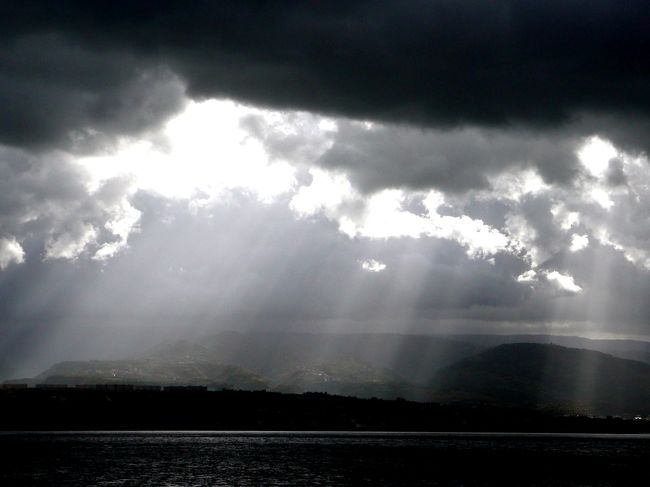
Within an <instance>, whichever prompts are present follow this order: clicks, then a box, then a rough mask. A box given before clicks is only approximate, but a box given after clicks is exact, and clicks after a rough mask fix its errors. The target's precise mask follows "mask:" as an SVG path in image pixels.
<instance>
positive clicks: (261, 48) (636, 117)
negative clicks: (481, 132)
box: [0, 0, 650, 148]
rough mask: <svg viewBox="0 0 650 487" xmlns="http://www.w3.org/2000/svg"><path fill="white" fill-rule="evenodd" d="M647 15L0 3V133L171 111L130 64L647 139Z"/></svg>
mask: <svg viewBox="0 0 650 487" xmlns="http://www.w3.org/2000/svg"><path fill="white" fill-rule="evenodd" d="M649 24H650V4H649V3H648V2H646V1H644V0H636V1H620V0H590V1H585V0H562V1H560V0H544V1H531V0H503V1H493V0H467V1H457V0H438V1H435V2H431V1H417V0H410V1H395V2H371V1H351V2H305V1H287V2H281V3H278V2H273V3H270V2H246V1H241V0H238V1H232V2H189V3H188V2H178V1H161V2H120V1H118V2H108V1H106V2H87V1H83V2H82V1H63V2H29V1H25V2H15V3H9V2H5V4H4V5H3V6H2V8H1V9H0V42H1V46H2V47H1V54H0V59H1V64H0V66H1V69H2V78H1V80H2V81H0V91H1V93H0V96H1V97H2V104H3V110H2V114H0V141H2V142H5V143H11V144H16V145H22V146H34V145H38V144H52V143H57V142H58V141H60V140H62V139H65V138H66V137H67V135H68V133H69V132H70V131H71V130H76V131H83V130H88V129H93V130H104V129H106V130H108V131H109V132H117V133H124V132H129V131H132V130H134V128H142V127H143V126H146V125H147V124H149V123H151V122H152V121H153V118H151V117H148V116H144V117H141V116H134V117H135V118H133V116H132V115H131V114H129V113H128V112H129V109H130V108H133V110H134V111H135V112H136V113H142V111H143V110H144V111H145V112H147V113H149V114H150V115H151V114H153V115H155V116H157V117H164V116H165V115H167V114H168V113H169V112H170V111H173V108H174V107H176V104H174V103H169V105H166V106H164V107H162V108H160V107H159V108H156V109H153V110H151V111H150V112H149V111H148V109H147V108H146V107H149V106H150V105H149V104H148V103H145V102H141V103H139V102H138V101H142V98H141V97H139V96H138V95H137V94H138V93H142V92H141V91H140V89H139V88H138V87H139V86H140V85H139V84H138V83H139V82H138V80H139V79H141V77H142V76H143V71H144V72H145V73H149V70H152V69H157V67H159V66H164V67H166V68H167V69H169V70H171V72H173V73H174V74H175V75H177V76H179V77H180V78H181V79H182V80H183V81H184V82H185V83H186V84H187V89H188V92H189V94H190V95H191V96H193V97H212V96H224V97H233V98H237V99H241V100H245V101H248V102H251V103H255V104H262V105H267V106H274V107H282V108H293V109H305V110H310V111H318V112H326V113H331V114H337V115H345V116H350V117H354V118H363V119H374V120H384V121H393V122H407V123H413V124H418V125H426V126H436V127H457V126H466V125H472V126H490V127H500V128H505V129H508V128H511V127H513V126H518V125H522V126H526V127H535V128H546V129H548V128H549V127H556V126H557V125H558V124H561V123H572V124H573V125H574V126H575V127H576V129H575V130H578V131H597V132H601V133H603V132H604V133H607V131H608V130H610V128H612V127H613V128H612V130H611V132H612V135H611V136H612V137H614V138H616V137H619V138H621V139H622V140H623V139H626V140H625V141H626V142H627V143H629V144H630V145H631V146H636V147H637V148H647V141H646V138H645V137H644V136H643V133H644V131H643V130H642V128H643V127H646V126H647V121H648V115H650V113H649V112H650V85H649V84H648V83H647V78H648V74H649V71H650V64H649V63H648V61H647V52H648V51H649V48H650V30H648V28H647V26H648V25H649ZM30 43H31V44H30ZM30 45H31V46H33V48H32V49H31V50H30V49H29V48H28V47H29V46H30ZM25 46H28V47H25ZM145 76H151V75H146V74H145ZM133 91H135V93H136V95H134V96H135V100H136V101H135V102H128V103H126V105H122V106H123V107H124V109H119V108H118V109H117V110H115V111H114V106H115V105H118V106H119V105H120V103H121V102H122V103H123V97H122V95H123V94H124V93H131V92H133ZM145 98H146V96H145ZM156 99H158V98H156ZM127 105H128V106H127ZM154 105H155V104H154ZM52 120H54V122H53V121H52ZM621 120H625V124H624V125H628V126H630V125H632V126H638V127H640V128H639V129H638V130H631V131H620V130H618V129H617V127H620V126H621V123H620V121H621ZM630 134H636V135H638V137H635V136H631V135H630ZM628 139H629V140H628Z"/></svg>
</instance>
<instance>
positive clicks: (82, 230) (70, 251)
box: [45, 223, 97, 259]
mask: <svg viewBox="0 0 650 487" xmlns="http://www.w3.org/2000/svg"><path fill="white" fill-rule="evenodd" d="M96 239H97V229H96V228H95V227H94V226H93V225H91V224H88V223H79V224H77V225H75V226H74V227H73V228H71V229H69V230H68V231H65V232H62V233H59V234H57V235H52V236H50V237H49V238H48V239H47V242H46V243H45V258H46V259H76V258H77V257H79V255H80V254H81V253H82V252H83V251H84V249H85V248H86V246H88V245H89V244H91V243H93V242H95V241H96Z"/></svg>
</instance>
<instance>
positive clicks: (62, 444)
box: [0, 431, 650, 486]
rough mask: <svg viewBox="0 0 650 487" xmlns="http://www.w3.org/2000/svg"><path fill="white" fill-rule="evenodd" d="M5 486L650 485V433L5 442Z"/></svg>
mask: <svg viewBox="0 0 650 487" xmlns="http://www.w3.org/2000/svg"><path fill="white" fill-rule="evenodd" d="M0 448H1V452H0V462H1V464H0V465H1V467H0V485H1V486H14V485H35V486H41V485H43V486H58V485H66V486H67V485H70V486H72V485H74V486H91V485H103V486H140V485H144V486H276V485H283V486H303V485H304V486H319V485H323V486H339V485H341V486H343V485H346V486H347V485H372V486H382V485H391V486H402V485H422V486H425V485H426V486H438V485H441V486H442V485H444V486H447V485H449V486H492V485H494V486H497V485H498V486H594V485H596V486H620V485H635V486H638V485H648V484H649V482H650V481H649V480H648V477H649V475H650V435H592V434H561V435H557V434H510V433H393V432H391V433H359V432H327V433H323V432H250V431H247V432H219V431H192V432H178V431H175V432H160V431H157V432H143V431H138V432H102V431H93V432H30V433H24V432H4V433H0Z"/></svg>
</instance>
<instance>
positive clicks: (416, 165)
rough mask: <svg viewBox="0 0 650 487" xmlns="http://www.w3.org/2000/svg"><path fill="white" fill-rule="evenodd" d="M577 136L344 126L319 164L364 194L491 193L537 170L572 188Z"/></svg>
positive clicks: (546, 178)
mask: <svg viewBox="0 0 650 487" xmlns="http://www.w3.org/2000/svg"><path fill="white" fill-rule="evenodd" d="M579 143H580V140H579V139H577V138H574V137H568V136H564V137H559V136H558V137H548V138H547V137H541V136H536V135H535V134H530V133H503V132H495V131H485V130H477V129H462V130H454V131H431V130H419V129H414V128H407V127H393V126H379V127H374V128H372V129H367V128H365V127H363V126H362V125H360V124H353V123H341V124H340V126H339V131H338V133H337V134H336V136H335V137H334V143H333V146H332V147H331V149H329V150H328V151H327V152H326V153H325V154H323V155H322V156H321V157H320V159H319V160H318V161H317V163H318V164H319V165H322V166H323V167H326V168H331V169H341V170H345V171H346V172H348V173H349V174H350V175H351V177H352V180H353V181H354V182H355V183H357V184H358V186H359V187H360V188H362V189H363V190H365V191H369V192H371V191H376V190H379V189H383V188H386V187H408V188H415V189H427V188H432V187H433V188H438V189H441V190H443V191H449V192H462V191H467V190H469V189H487V188H489V187H490V183H489V178H490V177H491V176H495V175H498V174H500V173H502V172H504V171H509V170H517V169H525V168H527V167H531V168H534V169H536V170H537V171H538V172H539V173H540V174H541V176H542V177H543V178H544V180H545V181H546V182H548V183H560V184H566V183H570V182H571V180H572V179H573V178H574V177H575V176H576V175H577V174H578V172H579V170H580V168H579V162H578V160H577V158H576V155H575V151H576V149H577V147H578V146H579Z"/></svg>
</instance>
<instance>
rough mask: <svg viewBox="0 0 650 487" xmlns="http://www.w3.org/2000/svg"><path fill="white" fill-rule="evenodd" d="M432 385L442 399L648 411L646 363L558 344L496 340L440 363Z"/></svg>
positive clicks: (601, 412) (600, 410)
mask: <svg viewBox="0 0 650 487" xmlns="http://www.w3.org/2000/svg"><path fill="white" fill-rule="evenodd" d="M431 385H432V387H433V388H434V389H435V391H436V392H435V396H434V397H435V398H437V399H438V400H443V401H480V402H487V403H492V404H497V405H503V406H516V407H534V408H554V409H561V410H564V411H571V412H580V413H587V414H598V415H608V414H613V415H615V414H626V415H635V414H643V415H646V414H648V413H649V412H650V365H648V364H645V363H642V362H637V361H633V360H626V359H620V358H616V357H613V356H610V355H607V354H604V353H601V352H596V351H591V350H584V349H574V348H566V347H560V346H557V345H545V344H533V343H516V344H506V345H500V346H497V347H495V348H492V349H489V350H486V351H484V352H482V353H479V354H477V355H475V356H472V357H469V358H466V359H464V360H461V361H460V362H458V363H457V364H454V365H451V366H449V367H446V368H444V369H442V370H441V371H439V372H438V373H437V374H436V376H435V378H434V380H433V381H432V384H431Z"/></svg>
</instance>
